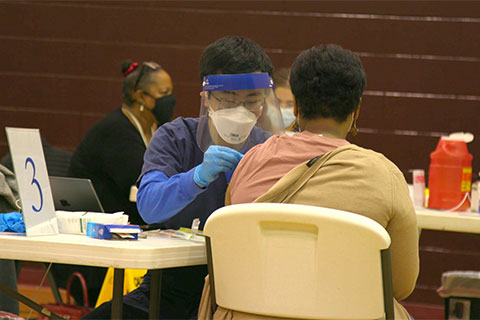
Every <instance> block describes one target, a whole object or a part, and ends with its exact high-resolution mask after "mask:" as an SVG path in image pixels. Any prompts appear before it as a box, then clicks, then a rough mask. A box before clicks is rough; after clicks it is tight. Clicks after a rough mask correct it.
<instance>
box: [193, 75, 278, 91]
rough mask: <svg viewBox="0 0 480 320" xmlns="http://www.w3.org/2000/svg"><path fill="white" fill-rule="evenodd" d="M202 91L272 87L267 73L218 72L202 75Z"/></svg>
mask: <svg viewBox="0 0 480 320" xmlns="http://www.w3.org/2000/svg"><path fill="white" fill-rule="evenodd" d="M202 86H203V88H202V91H235V90H250V89H273V81H272V79H271V78H270V76H269V75H268V73H243V74H218V75H210V76H206V77H203V83H202Z"/></svg>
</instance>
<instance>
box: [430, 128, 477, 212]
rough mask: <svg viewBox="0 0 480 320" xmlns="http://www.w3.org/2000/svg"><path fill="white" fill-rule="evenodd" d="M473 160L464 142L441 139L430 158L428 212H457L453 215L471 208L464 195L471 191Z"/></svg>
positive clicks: (446, 138)
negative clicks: (439, 210) (434, 210)
mask: <svg viewBox="0 0 480 320" xmlns="http://www.w3.org/2000/svg"><path fill="white" fill-rule="evenodd" d="M472 159H473V156H472V155H471V154H470V153H468V149H467V144H466V142H465V141H464V140H457V139H452V138H449V137H442V138H441V139H440V141H439V142H438V145H437V149H435V151H433V152H432V153H431V154H430V170H429V176H428V188H429V194H430V196H429V199H428V207H429V208H433V209H442V210H450V209H453V208H456V209H455V210H454V211H467V210H468V209H469V208H470V201H469V199H468V198H466V199H465V195H466V194H468V193H469V192H470V189H471V183H472ZM462 201H463V203H462ZM460 203H462V204H461V205H460ZM457 207H458V208H457Z"/></svg>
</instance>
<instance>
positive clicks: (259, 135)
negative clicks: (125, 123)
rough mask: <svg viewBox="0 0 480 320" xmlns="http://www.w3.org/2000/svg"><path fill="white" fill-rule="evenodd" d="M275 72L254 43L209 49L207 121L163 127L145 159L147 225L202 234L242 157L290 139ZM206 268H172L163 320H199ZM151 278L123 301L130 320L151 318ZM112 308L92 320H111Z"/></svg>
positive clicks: (235, 40) (204, 96)
mask: <svg viewBox="0 0 480 320" xmlns="http://www.w3.org/2000/svg"><path fill="white" fill-rule="evenodd" d="M272 72H273V66H272V63H271V61H270V58H269V57H268V56H267V55H266V53H265V51H264V50H263V49H262V48H261V47H260V46H259V45H258V44H257V43H255V42H254V41H252V40H250V39H247V38H244V37H239V36H227V37H224V38H221V39H219V40H217V41H216V42H214V43H213V44H211V45H210V46H208V47H207V48H206V49H205V51H204V52H203V54H202V57H201V60H200V78H201V79H202V92H201V93H200V96H201V105H200V116H199V117H198V118H182V117H179V118H177V119H175V120H173V121H171V122H170V123H166V124H164V125H163V126H161V127H160V128H159V129H158V130H157V131H156V132H155V134H154V136H153V138H152V140H151V141H150V144H149V146H148V148H147V151H146V152H145V157H144V165H143V169H142V173H141V175H140V177H139V180H138V182H137V184H138V185H139V189H138V194H137V205H138V209H139V212H140V214H141V216H142V218H143V219H144V220H145V221H146V222H147V223H162V227H163V228H171V229H178V228H180V227H190V226H191V225H192V221H193V220H194V219H195V218H198V219H200V229H202V228H203V225H204V224H205V221H206V220H207V218H208V216H209V215H210V214H211V213H212V212H213V211H215V210H216V209H218V208H220V207H222V206H223V205H224V197H225V191H226V188H227V183H228V182H229V180H230V177H231V175H232V173H233V170H234V169H235V167H236V165H237V163H238V161H240V159H241V158H242V156H243V154H244V153H245V152H246V151H248V150H249V149H250V148H252V147H253V146H255V145H257V144H259V143H262V142H264V141H265V140H266V139H268V138H269V137H270V136H271V135H272V134H281V133H283V128H284V126H283V120H282V116H281V113H280V111H279V109H278V102H277V101H276V98H275V94H274V92H273V81H272V80H271V75H272ZM206 275H207V267H206V266H195V267H180V268H171V269H165V270H163V272H162V283H161V288H162V289H161V302H160V318H161V319H174V318H178V319H193V318H196V315H197V311H198V305H199V302H200V297H201V293H202V288H203V283H204V278H205V276H206ZM149 296H150V274H149V273H147V275H146V276H145V278H144V281H143V283H142V284H141V286H140V288H138V289H137V290H134V291H132V292H131V293H129V294H127V295H126V296H124V299H123V302H124V306H123V317H124V319H147V318H148V307H149ZM110 310H111V303H110V302H108V303H105V304H103V305H101V306H100V307H99V308H98V309H96V310H94V311H92V312H91V313H90V314H88V315H87V316H86V317H85V319H107V318H109V317H110Z"/></svg>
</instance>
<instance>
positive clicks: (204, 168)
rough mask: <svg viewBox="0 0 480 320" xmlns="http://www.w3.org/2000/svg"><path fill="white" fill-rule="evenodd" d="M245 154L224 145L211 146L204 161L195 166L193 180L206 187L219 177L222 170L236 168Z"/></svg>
mask: <svg viewBox="0 0 480 320" xmlns="http://www.w3.org/2000/svg"><path fill="white" fill-rule="evenodd" d="M242 157H243V154H241V153H240V152H238V151H236V150H234V149H231V148H228V147H223V146H210V147H208V149H207V151H205V154H204V155H203V162H202V163H201V164H199V165H198V166H197V167H196V168H195V172H194V173H193V181H195V183H196V184H197V185H198V186H200V187H206V186H208V185H209V184H210V183H211V182H212V181H214V180H215V179H217V177H218V174H219V173H220V172H227V171H231V170H233V169H235V168H236V166H237V164H238V162H239V161H240V159H242Z"/></svg>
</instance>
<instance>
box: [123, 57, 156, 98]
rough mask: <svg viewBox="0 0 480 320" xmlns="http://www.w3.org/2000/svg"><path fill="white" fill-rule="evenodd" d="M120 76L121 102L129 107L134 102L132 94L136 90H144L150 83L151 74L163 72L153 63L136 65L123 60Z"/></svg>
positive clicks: (130, 61)
mask: <svg viewBox="0 0 480 320" xmlns="http://www.w3.org/2000/svg"><path fill="white" fill-rule="evenodd" d="M121 65H122V74H123V75H124V77H125V78H124V79H123V89H122V97H123V102H124V103H125V104H126V105H128V106H131V105H132V104H133V103H134V102H135V101H134V100H133V97H132V96H133V94H134V93H135V91H136V90H138V89H145V88H146V87H147V86H148V85H149V84H150V83H151V82H152V75H153V73H155V72H157V71H160V70H163V69H162V67H161V66H160V65H158V64H157V63H155V62H144V63H142V64H138V63H136V62H132V60H125V61H123V62H122V64H121Z"/></svg>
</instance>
